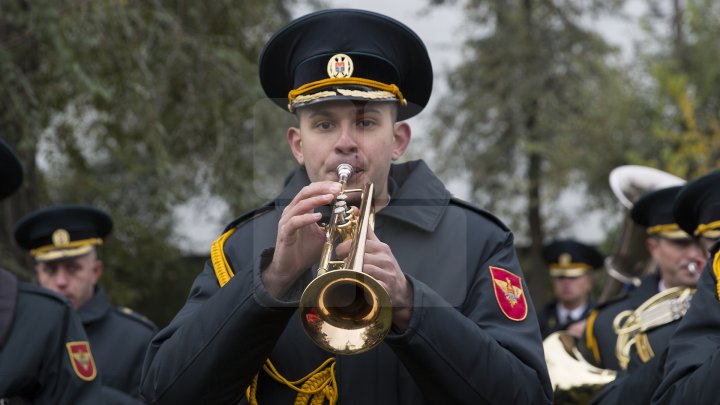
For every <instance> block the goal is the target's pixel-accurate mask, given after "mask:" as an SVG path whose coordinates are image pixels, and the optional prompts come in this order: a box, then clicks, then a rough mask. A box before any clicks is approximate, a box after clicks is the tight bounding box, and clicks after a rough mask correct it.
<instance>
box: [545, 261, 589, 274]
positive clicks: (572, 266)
mask: <svg viewBox="0 0 720 405" xmlns="http://www.w3.org/2000/svg"><path fill="white" fill-rule="evenodd" d="M590 270H592V267H590V266H589V265H587V264H585V263H563V264H551V265H550V276H552V277H580V276H582V275H583V274H586V273H588V272H589V271H590Z"/></svg>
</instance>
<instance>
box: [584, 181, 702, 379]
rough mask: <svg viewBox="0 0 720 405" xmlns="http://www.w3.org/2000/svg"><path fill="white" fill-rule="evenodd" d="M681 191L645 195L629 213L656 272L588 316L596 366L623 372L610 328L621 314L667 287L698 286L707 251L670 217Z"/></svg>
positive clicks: (588, 335)
mask: <svg viewBox="0 0 720 405" xmlns="http://www.w3.org/2000/svg"><path fill="white" fill-rule="evenodd" d="M681 188H682V186H673V187H668V188H663V189H660V190H655V191H652V192H649V193H646V194H645V195H643V196H642V197H641V198H640V199H639V200H638V201H637V202H636V203H635V205H634V206H633V208H632V210H631V212H630V214H631V217H632V219H633V221H635V222H636V223H637V224H639V225H641V226H643V227H644V228H645V229H646V232H647V238H646V240H645V246H646V248H647V250H648V253H649V254H650V257H651V258H652V260H653V262H654V263H655V268H656V271H655V272H653V273H650V274H648V275H646V276H645V277H643V279H642V284H641V285H640V287H638V288H636V289H634V290H631V291H630V292H629V293H628V294H625V295H623V296H621V297H619V298H616V299H614V300H610V301H608V302H607V303H604V304H601V305H599V306H598V308H597V309H596V310H594V311H593V312H592V313H591V314H590V316H589V317H588V323H587V327H586V329H585V339H584V340H585V344H586V346H587V348H588V349H589V351H590V355H591V360H594V362H595V364H596V365H597V366H598V367H601V368H606V369H612V370H618V371H619V370H621V369H622V367H621V366H620V363H619V361H618V358H617V355H616V350H615V349H616V343H617V334H616V333H615V330H614V328H613V322H614V320H615V317H616V316H617V315H618V314H619V313H620V312H622V311H624V310H632V309H635V308H637V307H639V306H640V305H641V304H642V303H643V302H645V301H646V300H647V299H648V298H650V297H652V296H653V295H655V294H657V293H659V292H662V291H664V290H666V289H668V288H672V287H677V286H685V287H694V286H695V285H696V283H697V279H698V277H699V275H700V270H701V269H702V267H703V266H704V265H705V262H706V260H707V258H706V252H705V251H704V249H703V248H702V247H701V246H700V245H699V243H698V242H697V241H696V240H695V239H694V238H692V237H691V236H690V235H688V234H687V233H686V232H685V231H683V230H682V229H680V227H679V226H678V224H677V222H676V221H675V218H674V216H673V212H672V206H673V200H674V199H675V196H676V195H677V194H678V192H679V191H680V189H681ZM660 351H661V350H660ZM660 351H658V352H660Z"/></svg>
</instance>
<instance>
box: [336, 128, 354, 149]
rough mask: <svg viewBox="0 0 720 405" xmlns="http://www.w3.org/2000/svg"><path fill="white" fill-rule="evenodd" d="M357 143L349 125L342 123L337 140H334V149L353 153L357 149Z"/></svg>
mask: <svg viewBox="0 0 720 405" xmlns="http://www.w3.org/2000/svg"><path fill="white" fill-rule="evenodd" d="M357 148H358V144H357V141H356V140H355V134H354V132H353V127H352V126H351V125H342V126H341V128H340V134H339V136H338V139H337V141H335V151H336V152H338V153H341V154H347V153H353V152H355V151H357Z"/></svg>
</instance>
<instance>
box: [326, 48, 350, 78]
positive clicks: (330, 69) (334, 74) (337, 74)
mask: <svg viewBox="0 0 720 405" xmlns="http://www.w3.org/2000/svg"><path fill="white" fill-rule="evenodd" d="M354 69H355V66H354V65H353V61H352V59H350V57H349V56H347V55H345V54H344V53H338V54H335V55H333V57H332V58H330V60H329V61H328V64H327V74H328V76H329V77H331V78H336V79H337V78H340V79H342V78H345V77H350V76H352V74H353V70H354Z"/></svg>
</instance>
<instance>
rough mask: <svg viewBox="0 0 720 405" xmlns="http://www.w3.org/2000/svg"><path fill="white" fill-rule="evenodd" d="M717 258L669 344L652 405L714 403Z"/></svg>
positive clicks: (719, 352) (719, 324)
mask: <svg viewBox="0 0 720 405" xmlns="http://www.w3.org/2000/svg"><path fill="white" fill-rule="evenodd" d="M718 255H720V253H716V255H715V259H714V260H713V261H709V262H708V265H707V266H706V267H705V270H704V271H703V274H702V275H701V276H700V281H699V282H698V287H697V292H696V293H695V296H694V297H693V299H692V304H691V305H690V309H688V311H687V313H686V314H685V316H684V317H683V319H682V320H681V321H680V324H679V325H678V328H677V330H676V332H675V334H674V335H673V337H672V338H671V340H670V346H669V348H668V357H667V363H666V366H665V372H664V376H663V380H662V383H661V384H660V387H659V388H658V390H657V391H656V392H655V396H654V397H653V403H654V404H670V403H688V404H690V403H717V400H718V398H717V393H716V392H715V391H714V390H712V389H708V387H711V386H712V384H714V383H715V382H716V381H720V338H719V337H718V331H720V302H719V301H718V293H717V278H716V276H715V274H714V271H716V270H718V269H717V266H718V264H719V263H718V261H719V259H718ZM713 264H714V265H713Z"/></svg>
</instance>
